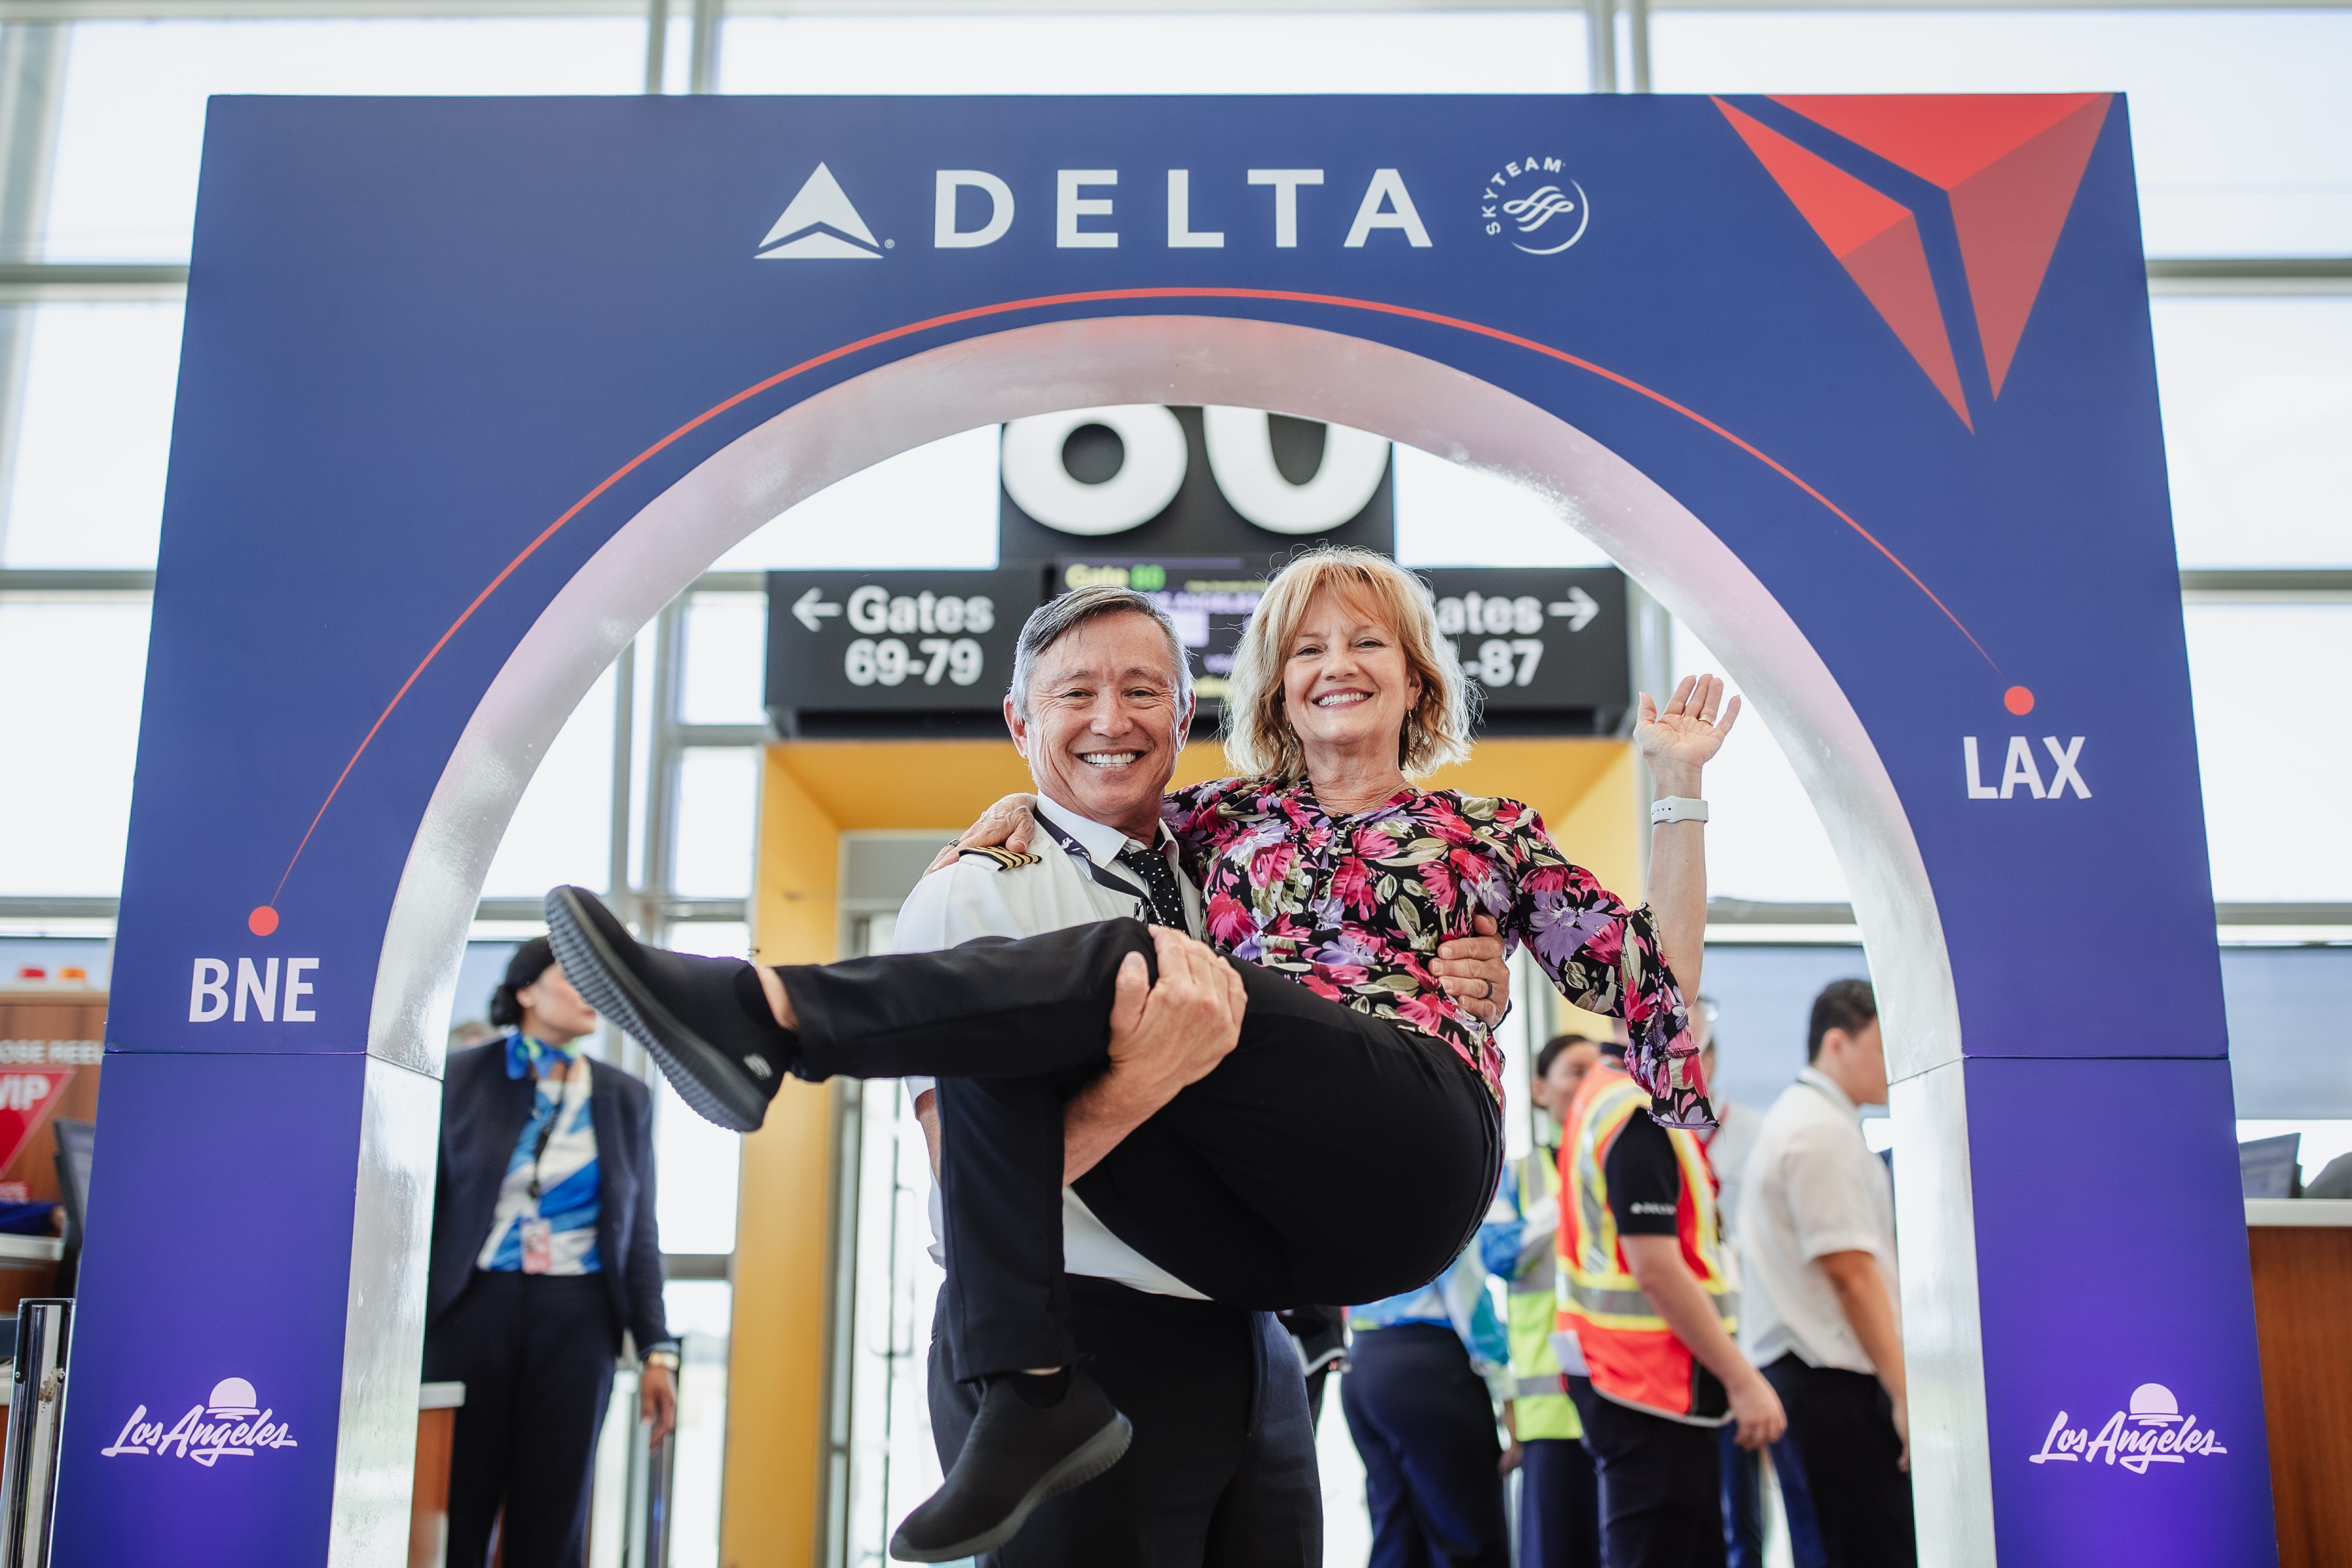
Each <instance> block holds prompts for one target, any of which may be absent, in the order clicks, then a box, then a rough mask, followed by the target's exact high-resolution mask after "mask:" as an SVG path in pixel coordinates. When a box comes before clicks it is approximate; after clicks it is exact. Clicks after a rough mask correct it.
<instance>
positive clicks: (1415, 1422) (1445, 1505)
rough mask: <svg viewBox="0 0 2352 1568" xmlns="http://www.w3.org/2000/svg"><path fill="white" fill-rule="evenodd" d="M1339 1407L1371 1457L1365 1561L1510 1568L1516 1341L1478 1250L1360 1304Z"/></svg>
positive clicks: (1395, 1567)
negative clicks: (1507, 1424) (1507, 1462)
mask: <svg viewBox="0 0 2352 1568" xmlns="http://www.w3.org/2000/svg"><path fill="white" fill-rule="evenodd" d="M1349 1327H1350V1328H1352V1329H1353V1330H1354V1339H1353V1342H1352V1343H1350V1345H1349V1351H1348V1375H1346V1376H1345V1377H1342V1378H1341V1379H1339V1408H1340V1410H1341V1411H1342V1412H1344V1413H1345V1414H1346V1416H1347V1417H1348V1431H1349V1435H1350V1436H1351V1437H1354V1438H1355V1439H1356V1452H1357V1453H1358V1454H1359V1455H1360V1456H1361V1457H1362V1458H1363V1461H1364V1501H1365V1505H1366V1508H1367V1509H1368V1511H1370V1514H1371V1522H1372V1552H1371V1556H1370V1559H1369V1560H1368V1563H1367V1568H1438V1565H1440V1564H1443V1565H1444V1568H1510V1563H1511V1531H1510V1526H1509V1524H1508V1523H1507V1521H1505V1518H1504V1511H1503V1475H1504V1465H1503V1445H1502V1443H1501V1441H1500V1440H1499V1439H1498V1438H1497V1437H1496V1431H1495V1409H1496V1405H1497V1404H1498V1403H1499V1404H1501V1405H1502V1406H1503V1407H1504V1408H1505V1409H1506V1410H1508V1408H1509V1400H1510V1398H1511V1385H1510V1373H1509V1361H1510V1347H1509V1345H1508V1343H1507V1342H1506V1340H1505V1338H1504V1334H1503V1326H1502V1324H1501V1323H1500V1322H1497V1321H1496V1317H1495V1302H1494V1299H1493V1297H1491V1296H1490V1295H1489V1294H1488V1293H1487V1291H1486V1267H1485V1265H1484V1264H1483V1263H1481V1262H1480V1260H1479V1258H1478V1249H1476V1248H1475V1246H1474V1247H1471V1248H1467V1249H1465V1250H1464V1251H1463V1254H1462V1256H1461V1257H1459V1258H1457V1259H1455V1260H1454V1263H1453V1265H1452V1266H1451V1267H1449V1268H1448V1269H1447V1270H1445V1272H1444V1273H1443V1274H1440V1275H1439V1276H1438V1277H1437V1278H1436V1279H1434V1280H1433V1281H1430V1282H1429V1283H1428V1284H1427V1285H1424V1286H1423V1287H1422V1288H1421V1289H1420V1290H1418V1291H1407V1292H1405V1293H1404V1294H1402V1295H1398V1296H1391V1297H1389V1298H1388V1299H1387V1300H1386V1301H1374V1302H1373V1303H1371V1304H1370V1306H1365V1307H1359V1308H1357V1309H1356V1310H1355V1312H1353V1313H1351V1314H1350V1315H1349Z"/></svg>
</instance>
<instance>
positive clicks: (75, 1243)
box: [49, 1116, 98, 1256]
mask: <svg viewBox="0 0 2352 1568" xmlns="http://www.w3.org/2000/svg"><path fill="white" fill-rule="evenodd" d="M49 1125H50V1127H51V1128H53V1129H54V1130H55V1131H56V1133H57V1135H58V1194H59V1196H60V1197H62V1198H63V1200H64V1203H65V1209H66V1252H67V1254H68V1256H73V1255H76V1254H79V1252H80V1251H81V1233H82V1225H83V1222H84V1218H85V1216H87V1215H88V1214H89V1159H90V1151H91V1149H92V1148H93V1147H94V1146H95V1145H96V1144H97V1140H98V1127H97V1125H96V1124H93V1123H89V1122H77V1121H75V1120H74V1119H73V1118H72V1117H70V1116H59V1117H57V1118H55V1119H54V1120H52V1121H51V1122H50V1123H49Z"/></svg>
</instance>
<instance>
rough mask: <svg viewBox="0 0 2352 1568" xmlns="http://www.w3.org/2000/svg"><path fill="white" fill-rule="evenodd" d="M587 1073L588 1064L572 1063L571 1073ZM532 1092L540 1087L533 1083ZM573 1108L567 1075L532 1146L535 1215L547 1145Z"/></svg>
mask: <svg viewBox="0 0 2352 1568" xmlns="http://www.w3.org/2000/svg"><path fill="white" fill-rule="evenodd" d="M586 1071H588V1064H587V1063H586V1062H584V1061H580V1060H578V1059H576V1058H575V1059H574V1060H573V1061H572V1066H571V1069H570V1072H586ZM530 1092H531V1093H532V1094H533V1095H534V1096H536V1095H537V1094H538V1092H539V1085H538V1084H537V1083H533V1084H532V1085H531V1086H530ZM571 1108H572V1079H571V1077H570V1076H569V1074H568V1073H567V1075H566V1076H565V1078H564V1080H563V1092H562V1093H561V1094H558V1095H557V1096H556V1097H555V1104H554V1106H553V1107H552V1108H551V1110H550V1111H549V1112H548V1113H547V1120H546V1122H545V1123H544V1124H541V1127H540V1129H539V1142H538V1143H537V1144H535V1145H532V1147H531V1151H530V1207H531V1210H532V1212H533V1213H536V1212H538V1209H539V1194H540V1185H539V1167H540V1165H541V1162H542V1161H544V1160H545V1159H546V1158H547V1145H550V1144H551V1143H553V1142H554V1141H555V1128H556V1124H558V1123H560V1122H562V1120H563V1113H564V1112H566V1111H568V1110H570V1109H571Z"/></svg>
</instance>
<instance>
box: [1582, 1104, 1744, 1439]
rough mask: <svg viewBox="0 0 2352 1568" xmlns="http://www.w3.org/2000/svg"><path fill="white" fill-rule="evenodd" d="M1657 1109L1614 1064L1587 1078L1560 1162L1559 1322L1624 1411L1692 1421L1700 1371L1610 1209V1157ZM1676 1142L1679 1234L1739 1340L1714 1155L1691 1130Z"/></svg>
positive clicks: (1690, 1263)
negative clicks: (1637, 1121) (1642, 1117)
mask: <svg viewBox="0 0 2352 1568" xmlns="http://www.w3.org/2000/svg"><path fill="white" fill-rule="evenodd" d="M1649 1103H1650V1097H1649V1096H1648V1095H1647V1094H1645V1093H1643V1092H1642V1090H1641V1087H1640V1086H1639V1085H1638V1084H1636V1083H1635V1082H1633V1080H1632V1079H1631V1078H1629V1077H1627V1076H1626V1075H1625V1073H1624V1072H1623V1071H1622V1070H1621V1069H1618V1068H1616V1067H1614V1066H1612V1065H1611V1064H1609V1063H1606V1062H1604V1063H1603V1064H1601V1066H1599V1067H1596V1068H1594V1069H1593V1071H1591V1073H1589V1074H1588V1075H1587V1076H1586V1078H1585V1081H1584V1083H1583V1085H1582V1087H1580V1089H1579V1090H1578V1091H1577V1095H1576V1099H1575V1101H1574V1102H1573V1103H1571V1104H1570V1107H1569V1113H1568V1116H1567V1124H1568V1126H1567V1133H1568V1139H1567V1142H1566V1144H1565V1145H1563V1146H1562V1155H1561V1162H1560V1163H1561V1172H1560V1174H1561V1177H1562V1180H1563V1187H1562V1190H1561V1193H1560V1228H1559V1327H1560V1328H1561V1329H1562V1330H1564V1331H1567V1332H1570V1333H1574V1334H1575V1335H1576V1336H1577V1343H1578V1345H1579V1347H1580V1349H1581V1350H1582V1351H1583V1354H1584V1360H1585V1364H1586V1367H1587V1370H1588V1375H1590V1376H1591V1379H1592V1384H1593V1386H1594V1387H1595V1388H1597V1389H1599V1390H1600V1391H1601V1392H1602V1393H1603V1394H1606V1395H1607V1396H1609V1397H1610V1398H1612V1399H1614V1400H1616V1401H1618V1402H1619V1403H1621V1404H1625V1405H1633V1406H1639V1407H1641V1408H1643V1409H1647V1410H1654V1411H1657V1412H1658V1413H1659V1414H1661V1415H1665V1416H1676V1417H1679V1418H1684V1419H1688V1418H1690V1417H1691V1416H1693V1415H1694V1406H1695V1404H1696V1388H1697V1378H1698V1375H1699V1368H1698V1366H1697V1364H1696V1362H1695V1361H1694V1360H1693V1359H1692V1357H1691V1354H1690V1351H1689V1349H1688V1348H1687V1347H1686V1346H1685V1345H1684V1343H1682V1341H1681V1340H1679V1339H1677V1338H1675V1334H1674V1333H1673V1331H1672V1330H1670V1329H1668V1328H1667V1327H1666V1322H1665V1320H1664V1318H1662V1317H1660V1316H1658V1314H1657V1311H1656V1309H1655V1308H1654V1307H1652V1306H1651V1304H1650V1299H1649V1298H1648V1297H1647V1296H1645V1295H1643V1293H1642V1287H1641V1285H1640V1283H1639V1282H1638V1281H1636V1280H1635V1279H1634V1278H1633V1270H1631V1268H1630V1267H1628V1265H1627V1264H1626V1261H1625V1251H1624V1248H1623V1247H1622V1245H1621V1239H1620V1237H1619V1236H1618V1234H1617V1219H1616V1216H1615V1215H1614V1214H1613V1213H1612V1212H1611V1210H1610V1207H1609V1177H1608V1164H1609V1151H1610V1149H1611V1148H1612V1147H1613V1146H1614V1145H1615V1144H1616V1142H1617V1136H1618V1134H1620V1133H1622V1131H1623V1130H1624V1127H1625V1124H1626V1123H1627V1122H1628V1121H1630V1120H1632V1118H1633V1116H1635V1115H1636V1114H1641V1113H1646V1112H1647V1111H1648V1109H1649ZM1666 1136H1667V1139H1668V1141H1669V1142H1670V1143H1671V1144H1672V1145H1673V1146H1674V1150H1675V1161H1676V1163H1677V1164H1678V1165H1679V1166H1681V1170H1682V1192H1681V1197H1680V1198H1679V1200H1678V1201H1677V1203H1676V1205H1675V1231H1676V1234H1677V1236H1678V1238H1679V1239H1680V1241H1681V1243H1682V1257H1683V1262H1684V1263H1685V1265H1686V1266H1687V1267H1688V1268H1689V1269H1690V1271H1691V1273H1692V1275H1693V1277H1694V1278H1696V1280H1697V1281H1698V1285H1699V1289H1700V1290H1702V1291H1706V1293H1707V1294H1708V1295H1710V1296H1712V1297H1714V1298H1715V1307H1716V1312H1717V1316H1718V1317H1719V1318H1720V1319H1721V1320H1722V1322H1723V1327H1724V1332H1725V1333H1733V1332H1735V1331H1736V1330H1737V1329H1738V1321H1739V1295H1738V1290H1737V1289H1736V1288H1735V1287H1734V1285H1733V1284H1732V1281H1731V1274H1730V1271H1729V1269H1728V1267H1727V1262H1726V1260H1725V1258H1724V1254H1723V1231H1722V1226H1721V1223H1720V1221H1719V1220H1718V1218H1717V1213H1716V1207H1715V1180H1714V1176H1713V1173H1712V1172H1710V1171H1709V1170H1708V1168H1707V1164H1706V1150H1705V1149H1704V1148H1702V1147H1701V1146H1700V1145H1699V1142H1698V1140H1697V1138H1696V1137H1694V1136H1693V1135H1692V1134H1689V1133H1686V1132H1683V1131H1680V1130H1678V1129H1672V1128H1670V1129H1668V1130H1667V1134H1666ZM1706 1418H1707V1419H1712V1417H1706Z"/></svg>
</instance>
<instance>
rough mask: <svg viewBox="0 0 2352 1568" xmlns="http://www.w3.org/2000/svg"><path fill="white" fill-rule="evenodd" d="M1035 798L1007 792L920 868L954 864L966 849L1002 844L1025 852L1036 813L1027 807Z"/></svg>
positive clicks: (928, 870)
mask: <svg viewBox="0 0 2352 1568" xmlns="http://www.w3.org/2000/svg"><path fill="white" fill-rule="evenodd" d="M1033 804H1034V801H1033V800H1032V799H1031V797H1029V796H1027V795H1007V796H1005V797H1004V798H1003V800H999V801H997V803H996V804H995V805H993V806H991V807H990V808H989V809H988V810H985V811H982V813H981V814H980V821H977V822H974V823H973V824H972V825H971V827H969V828H966V829H965V830H964V831H963V836H962V837H961V838H959V839H957V840H956V841H955V842H953V843H951V844H950V845H948V846H947V847H946V848H945V849H943V850H941V851H940V852H939V853H938V854H935V855H933V856H932V857H931V863H930V864H929V865H927V866H925V867H924V868H923V874H924V875H925V876H929V875H930V873H933V872H935V871H939V870H941V869H943V868H945V867H947V866H951V865H953V864H955V861H956V856H958V855H960V854H961V853H962V852H964V851H966V850H979V849H993V848H994V847H995V846H996V845H998V844H1003V846H1004V847H1005V848H1006V849H1008V850H1011V851H1013V852H1014V853H1016V854H1025V853H1027V852H1028V849H1029V841H1030V839H1031V838H1032V837H1033V836H1034V834H1035V833H1036V831H1037V817H1036V813H1034V811H1032V810H1030V807H1031V806H1032V805H1033Z"/></svg>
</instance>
